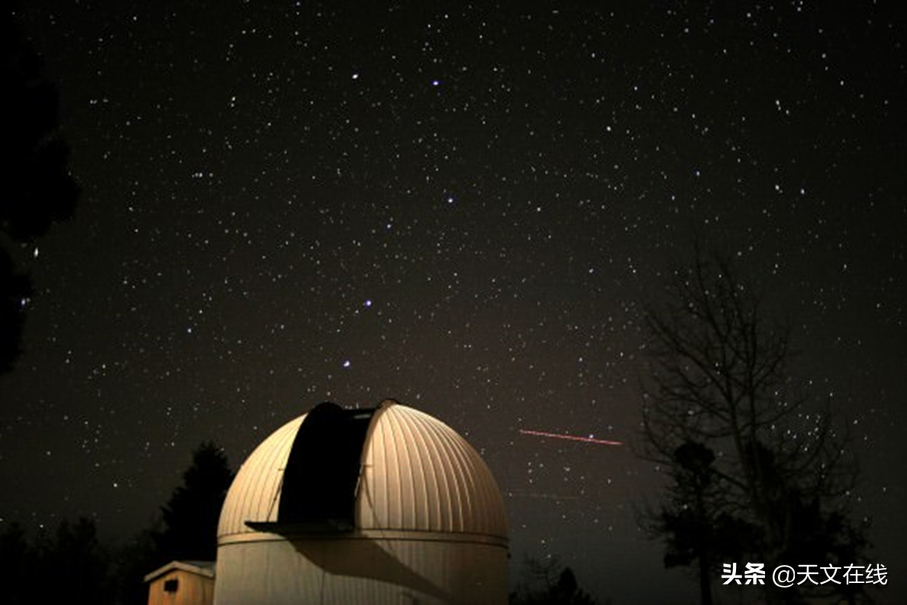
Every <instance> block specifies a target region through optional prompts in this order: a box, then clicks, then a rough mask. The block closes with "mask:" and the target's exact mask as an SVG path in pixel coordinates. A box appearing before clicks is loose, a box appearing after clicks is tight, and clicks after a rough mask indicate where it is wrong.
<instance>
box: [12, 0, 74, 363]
mask: <svg viewBox="0 0 907 605" xmlns="http://www.w3.org/2000/svg"><path fill="white" fill-rule="evenodd" d="M14 14H15V13H14V11H13V10H12V8H11V7H9V6H4V9H3V10H2V11H0V88H2V90H3V94H0V151H2V153H0V158H2V160H0V244H7V245H8V244H11V243H12V244H14V245H18V246H22V245H25V244H28V243H30V242H33V241H34V240H35V239H36V238H38V237H40V236H42V235H44V234H45V233H46V232H47V230H48V229H49V228H50V225H51V224H52V223H53V222H54V221H61V220H65V219H68V218H69V217H70V216H72V213H73V210H74V208H75V205H76V201H77V199H78V197H79V188H78V186H77V185H76V183H75V180H74V179H73V178H72V177H71V176H70V174H69V172H68V171H67V168H66V165H67V161H68V157H69V148H68V147H67V145H66V143H65V142H64V141H63V139H62V138H61V137H60V135H59V123H58V120H59V118H58V108H57V102H58V97H57V92H56V89H55V88H54V87H53V86H52V85H51V84H50V83H49V82H48V81H47V80H45V79H44V78H43V77H42V75H41V71H42V65H41V60H40V58H39V57H38V55H37V54H35V53H34V51H32V50H31V49H30V48H29V46H28V45H27V44H26V43H25V40H24V39H23V37H22V35H21V34H20V32H19V30H18V28H17V27H16V24H15V23H14V22H13V15H14ZM4 239H7V240H8V241H4ZM30 295H31V286H30V282H29V278H28V276H27V275H26V274H24V273H22V272H20V271H18V270H17V269H16V266H15V263H14V261H13V259H12V256H11V255H10V253H9V252H8V251H7V250H6V249H5V248H4V247H3V246H2V245H0V373H3V372H7V371H9V370H10V369H12V366H13V363H14V362H15V360H16V359H17V358H18V356H19V354H20V353H21V349H22V326H23V322H24V316H25V306H26V301H27V299H28V297H29V296H30Z"/></svg>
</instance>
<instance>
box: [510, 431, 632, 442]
mask: <svg viewBox="0 0 907 605" xmlns="http://www.w3.org/2000/svg"><path fill="white" fill-rule="evenodd" d="M520 433H522V434H523V435H533V436H535V437H551V438H552V439H566V440H567V441H580V442H582V443H594V444H596V445H623V444H624V442H623V441H609V440H607V439H594V438H592V437H580V436H579V435H559V434H557V433H549V432H547V431H529V430H526V429H520Z"/></svg>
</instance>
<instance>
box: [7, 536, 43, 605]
mask: <svg viewBox="0 0 907 605" xmlns="http://www.w3.org/2000/svg"><path fill="white" fill-rule="evenodd" d="M4 525H6V527H5V528H4V529H3V532H2V533H0V586H3V602H4V603H7V604H8V605H20V604H21V605H24V604H25V603H31V602H32V600H33V599H34V595H33V594H32V593H31V591H30V589H31V585H32V582H33V581H34V580H35V567H36V562H37V556H36V553H35V551H34V549H33V548H32V546H31V544H29V542H28V540H27V539H26V536H25V530H23V529H22V526H20V525H19V524H18V523H12V524H4Z"/></svg>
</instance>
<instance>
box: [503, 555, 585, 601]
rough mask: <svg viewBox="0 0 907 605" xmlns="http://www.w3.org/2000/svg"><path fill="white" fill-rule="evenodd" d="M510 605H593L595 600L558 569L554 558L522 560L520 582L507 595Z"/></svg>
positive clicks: (570, 573)
mask: <svg viewBox="0 0 907 605" xmlns="http://www.w3.org/2000/svg"><path fill="white" fill-rule="evenodd" d="M510 604H511V605H595V599H593V598H592V597H591V596H590V595H589V594H587V593H586V592H585V591H583V590H582V589H580V587H579V584H578V583H577V581H576V575H575V574H574V573H573V570H572V569H570V568H569V567H563V566H561V564H560V562H559V561H558V559H557V557H548V558H547V559H545V560H544V561H540V560H538V559H534V558H532V557H528V556H527V557H525V558H524V560H523V581H522V582H521V583H520V584H519V585H518V586H517V589H516V591H515V592H513V593H511V594H510Z"/></svg>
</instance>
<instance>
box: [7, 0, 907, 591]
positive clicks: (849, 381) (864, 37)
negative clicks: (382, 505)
mask: <svg viewBox="0 0 907 605" xmlns="http://www.w3.org/2000/svg"><path fill="white" fill-rule="evenodd" d="M23 4H25V5H27V8H25V9H23V10H22V11H21V12H20V14H19V22H20V25H21V26H22V29H23V31H24V32H25V34H26V36H27V38H28V39H29V40H30V42H31V44H32V45H33V47H34V48H35V49H36V50H38V51H39V52H40V53H41V54H42V55H43V57H44V60H45V74H46V75H47V76H49V77H50V78H52V79H53V80H55V81H56V82H57V83H58V85H59V90H60V95H61V124H62V131H63V135H64V137H65V138H66V139H67V141H68V142H69V144H70V146H71V148H72V159H71V162H70V167H71V170H72V173H73V175H74V176H75V177H76V178H77V179H78V181H79V183H80V185H81V187H82V189H83V193H82V196H81V198H80V201H79V207H78V208H77V211H76V216H75V218H74V219H73V220H71V221H68V222H66V223H61V224H57V225H55V226H54V228H53V229H52V230H51V232H50V234H49V235H48V236H46V237H44V238H42V239H40V240H38V242H37V245H36V247H28V248H24V249H20V250H18V251H17V255H18V258H19V260H20V262H21V266H22V268H23V269H27V270H29V271H30V272H31V273H32V277H33V280H34V285H35V290H36V293H35V296H34V298H33V299H32V300H31V302H30V304H29V309H30V310H29V316H28V323H27V331H26V335H25V347H26V349H27V351H26V353H25V354H24V355H23V356H22V357H21V358H20V359H19V362H18V365H17V368H16V370H15V371H14V372H12V373H9V374H6V375H3V376H0V400H2V405H0V485H2V489H3V496H2V497H0V524H2V523H7V522H10V521H20V522H22V523H25V524H30V525H36V524H44V525H46V526H49V527H52V526H54V525H56V523H57V522H59V520H60V519H61V518H64V517H65V518H74V517H76V516H78V515H80V514H82V515H88V516H91V517H93V518H95V519H96V521H97V523H98V525H99V527H100V529H101V531H102V532H104V533H105V534H106V535H110V536H114V537H126V536H128V535H130V534H132V533H134V532H135V531H137V530H139V529H141V528H143V527H146V526H147V525H148V523H149V522H150V520H151V518H152V517H153V516H154V514H155V512H156V510H157V508H158V507H159V506H160V505H161V504H163V503H164V502H165V501H166V500H167V498H168V497H169V494H170V493H171V491H172V490H173V488H174V487H175V486H176V485H177V484H178V483H179V481H180V475H181V473H182V471H183V470H185V468H186V467H187V466H188V464H189V461H190V455H191V452H192V450H193V449H194V448H195V447H197V446H198V445H199V444H200V443H201V442H202V441H205V440H215V441H216V442H217V443H218V444H220V445H222V446H223V447H224V448H225V450H226V453H227V455H228V456H229V458H230V461H231V463H232V465H233V466H234V467H236V466H238V465H239V464H240V463H241V462H242V460H243V459H244V458H245V456H246V455H248V453H249V452H250V451H251V449H252V448H253V447H254V446H255V445H257V444H258V443H259V442H260V441H261V440H262V439H263V438H264V437H266V436H267V435H268V434H270V433H271V432H272V431H273V430H274V429H276V428H277V427H278V426H280V425H282V424H283V423H284V422H285V421H287V420H289V419H291V418H293V417H295V416H298V415H299V414H301V413H303V412H304V411H306V410H308V409H309V408H310V407H312V406H313V405H315V404H317V403H319V402H321V401H324V400H331V401H335V402H337V403H340V404H342V405H361V406H372V405H375V404H377V403H378V402H379V401H380V400H381V399H383V398H386V397H390V398H395V399H398V400H400V401H401V402H404V403H406V404H408V405H411V406H413V407H417V408H420V409H422V410H424V411H426V412H428V413H430V414H432V415H434V416H436V417H438V418H440V419H441V420H443V421H444V422H446V423H447V424H449V425H450V426H452V427H453V428H454V429H456V430H457V431H459V432H460V433H461V434H463V435H464V436H466V437H467V439H469V440H470V442H471V443H472V444H473V445H474V446H475V447H476V448H477V449H478V450H479V451H480V452H481V453H482V454H483V456H484V457H485V459H486V461H487V462H488V463H489V465H490V467H491V469H492V471H493V472H494V474H495V476H496V478H497V480H498V482H499V484H500V486H501V488H502V490H503V491H504V492H505V500H506V503H507V506H508V511H509V516H510V525H511V533H512V535H511V551H512V556H513V568H514V570H515V572H516V571H518V570H519V567H520V563H521V561H522V558H523V556H524V554H529V555H532V556H536V557H545V556H547V555H549V554H551V555H556V556H558V557H559V558H560V560H561V561H562V562H563V563H565V564H568V565H570V566H572V567H573V568H574V569H575V570H576V572H577V576H578V579H579V582H580V585H581V586H583V587H585V588H587V589H589V590H590V591H592V592H593V593H595V594H596V595H597V596H598V597H599V598H600V599H602V600H604V599H605V598H607V597H609V596H610V597H614V598H615V601H616V602H617V603H633V602H644V599H643V597H642V596H640V594H642V595H649V594H656V592H657V591H656V590H655V589H653V588H651V587H652V585H658V586H661V587H671V588H676V587H678V586H679V587H680V588H679V590H681V591H683V592H682V593H681V594H684V595H688V596H690V597H691V598H692V597H693V596H694V595H695V583H694V582H687V581H686V580H684V579H683V576H682V574H681V573H679V572H671V573H666V572H664V571H662V563H661V556H662V547H661V545H660V544H658V543H653V542H650V541H647V540H646V539H645V538H644V537H643V534H642V532H641V531H640V530H638V529H637V527H636V520H635V517H634V512H633V509H634V507H635V506H639V505H640V504H642V503H643V502H644V501H645V499H646V498H649V499H650V500H654V499H656V498H657V492H656V491H654V488H655V486H656V485H657V484H658V481H659V475H658V473H656V471H655V469H653V468H652V467H651V465H649V464H646V463H643V462H640V461H639V460H637V459H636V458H635V457H634V455H633V453H632V451H631V449H630V448H629V447H628V446H604V445H596V444H590V443H579V442H568V441H563V440H554V439H544V438H541V437H537V436H529V435H524V434H521V433H520V432H519V431H520V430H521V429H523V430H540V431H552V432H556V433H566V434H574V435H583V436H589V435H594V436H595V437H596V438H600V439H612V440H619V441H630V440H633V439H634V438H635V436H636V432H637V430H638V426H639V421H640V403H641V395H640V387H639V379H640V376H641V375H642V374H643V373H644V372H645V363H644V362H645V359H644V357H643V355H642V354H641V351H640V346H641V344H642V342H643V336H644V334H643V331H642V324H641V319H642V317H641V311H642V308H643V307H644V306H645V305H648V304H650V303H656V304H657V302H658V301H659V296H661V293H662V292H663V285H664V284H665V282H666V275H667V273H668V272H669V270H670V268H671V266H672V263H677V262H683V259H685V258H686V259H688V258H690V251H691V242H692V241H693V239H694V237H701V238H704V239H707V240H708V241H711V242H714V243H715V244H716V245H718V246H720V247H722V248H723V249H725V250H727V251H728V252H729V253H731V254H732V255H733V256H734V257H735V258H736V260H737V261H738V262H739V264H740V267H741V269H742V270H743V271H744V272H745V273H746V274H748V275H750V276H751V277H753V278H754V279H755V280H757V281H758V282H759V283H760V284H761V286H762V288H763V290H764V291H765V293H766V298H767V304H768V306H769V307H770V309H771V311H772V312H773V313H774V315H775V317H777V318H778V319H780V320H785V321H789V322H790V323H791V324H792V325H793V326H794V328H795V333H794V344H795V346H796V349H797V351H798V353H799V357H798V358H797V360H796V362H795V363H794V364H793V370H794V371H795V375H796V376H797V377H798V378H802V379H804V380H807V381H809V382H810V383H811V385H812V387H813V391H814V393H815V394H816V395H817V396H819V397H825V396H831V400H832V403H833V404H834V406H835V409H836V410H837V413H838V418H839V420H840V421H841V423H842V424H846V425H847V426H848V427H849V429H850V433H851V446H850V447H851V448H852V449H853V452H854V453H855V455H856V456H857V457H858V459H859V460H860V463H861V466H862V482H861V484H860V486H859V487H858V489H857V491H856V492H855V493H854V494H852V499H853V503H854V506H855V509H856V511H857V514H858V518H862V517H863V516H867V517H870V518H872V519H873V529H872V531H871V538H872V541H873V542H874V543H875V545H876V548H875V549H874V550H873V551H871V553H870V559H871V560H872V562H873V563H882V564H885V565H887V566H888V569H889V586H888V587H887V589H886V591H885V592H884V593H882V596H883V597H884V598H883V601H885V600H888V601H889V602H893V601H894V600H895V595H897V601H898V602H903V601H904V599H907V588H905V583H907V555H905V553H904V548H903V544H904V541H905V539H907V521H905V516H904V513H903V511H904V510H905V507H907V485H905V481H904V477H905V476H907V474H905V472H904V469H903V464H904V462H905V460H907V446H905V443H907V439H905V438H904V436H903V433H904V430H905V428H907V405H905V400H904V398H905V393H907V245H905V242H907V178H905V166H907V165H905V158H907V135H905V132H907V120H905V107H907V52H905V48H904V45H903V42H904V40H905V39H907V38H905V35H907V32H905V23H904V21H903V20H901V19H900V18H898V17H896V14H895V13H896V10H897V8H898V6H897V4H898V3H893V2H892V3H885V4H884V5H883V4H882V3H878V4H877V3H875V2H865V1H856V2H848V3H844V2H838V3H828V2H809V1H805V0H799V1H797V0H793V1H790V2H765V3H754V2H717V3H712V2H651V3H649V2H636V3H629V2H627V3H619V4H617V3H600V4H601V5H606V4H614V5H613V6H610V5H609V6H607V8H602V7H598V6H597V5H596V4H595V3H589V2H534V1H533V2H515V3H513V4H499V3H492V2H489V3H476V4H473V5H470V4H466V3H449V4H442V3H438V2H401V3H396V4H393V5H385V4H384V3H378V2H362V3H359V4H361V6H356V7H345V6H344V3H339V2H323V3H322V2H292V1H289V0H287V1H284V0H263V1H256V0H246V1H237V0H222V1H217V2H214V1H194V2H184V1H179V2H176V1H175V2H166V3H164V2H160V3H159V2H140V1H116V0H107V1H103V0H95V1H87V0H85V1H77V0H68V1H63V0H29V1H28V2H23ZM631 4H632V6H631ZM830 4H834V5H835V6H834V7H830V6H829V5H830ZM164 5H166V8H165V7H164ZM4 10H8V9H6V8H5V9H4ZM514 579H517V576H516V575H515V576H514ZM653 598H655V597H653Z"/></svg>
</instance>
